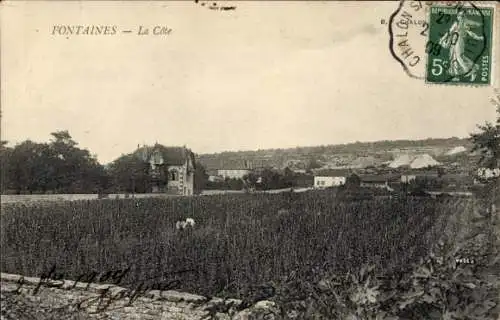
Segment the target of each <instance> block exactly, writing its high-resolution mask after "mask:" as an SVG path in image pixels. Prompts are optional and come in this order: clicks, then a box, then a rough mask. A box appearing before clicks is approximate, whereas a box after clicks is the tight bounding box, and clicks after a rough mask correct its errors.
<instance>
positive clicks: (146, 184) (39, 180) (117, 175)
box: [0, 130, 207, 194]
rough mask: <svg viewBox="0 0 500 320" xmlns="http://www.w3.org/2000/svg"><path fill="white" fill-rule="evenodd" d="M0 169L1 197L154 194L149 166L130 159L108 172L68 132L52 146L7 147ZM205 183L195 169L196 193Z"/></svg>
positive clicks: (0, 153)
mask: <svg viewBox="0 0 500 320" xmlns="http://www.w3.org/2000/svg"><path fill="white" fill-rule="evenodd" d="M0 164H1V172H0V179H1V183H0V191H1V193H2V194H51V193H54V194H65V193H98V194H103V193H146V192H151V190H150V186H151V179H152V178H151V176H150V175H149V174H148V168H149V164H148V163H146V162H144V161H143V160H142V159H140V158H138V157H136V156H134V155H133V154H126V155H122V156H120V157H119V158H118V159H116V160H115V161H113V162H112V163H111V164H109V165H108V166H104V165H102V164H100V163H99V162H98V161H97V158H96V157H95V156H94V155H92V154H90V152H89V151H88V150H86V149H82V148H80V147H79V146H78V143H77V142H76V141H74V140H73V138H72V137H71V135H70V134H69V132H68V131H67V130H66V131H57V132H53V133H51V139H50V141H49V142H48V143H38V142H34V141H31V140H26V141H23V142H21V143H18V144H17V145H15V146H13V147H9V146H7V141H2V142H1V145H0ZM206 179H207V176H206V174H205V170H204V168H203V166H201V165H200V164H199V163H196V172H195V191H196V190H198V191H199V190H200V189H201V188H202V187H203V185H204V184H205V182H204V181H205V180H206Z"/></svg>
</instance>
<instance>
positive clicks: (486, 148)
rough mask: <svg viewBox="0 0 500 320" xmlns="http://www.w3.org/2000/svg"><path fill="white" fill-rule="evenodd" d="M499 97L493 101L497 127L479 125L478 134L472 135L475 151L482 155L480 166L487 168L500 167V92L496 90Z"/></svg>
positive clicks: (488, 124) (487, 123)
mask: <svg viewBox="0 0 500 320" xmlns="http://www.w3.org/2000/svg"><path fill="white" fill-rule="evenodd" d="M496 93H497V96H496V97H495V98H494V99H492V102H493V104H494V105H495V106H496V109H497V114H498V117H497V121H496V125H494V124H492V123H490V122H486V123H485V124H484V125H478V129H479V130H480V131H479V132H478V133H472V134H471V135H470V139H471V140H472V142H473V144H474V147H473V149H472V150H473V151H479V152H480V153H481V159H480V162H479V165H482V166H485V167H487V168H498V166H499V165H500V92H499V90H496Z"/></svg>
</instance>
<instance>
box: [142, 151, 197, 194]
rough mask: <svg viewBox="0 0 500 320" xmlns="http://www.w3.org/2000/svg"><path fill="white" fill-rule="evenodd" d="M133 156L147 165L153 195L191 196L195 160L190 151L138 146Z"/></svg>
mask: <svg viewBox="0 0 500 320" xmlns="http://www.w3.org/2000/svg"><path fill="white" fill-rule="evenodd" d="M135 154H136V155H138V156H139V157H140V158H142V160H143V161H145V162H147V163H148V164H149V171H148V172H149V175H150V176H151V178H152V179H151V180H152V184H151V191H152V192H153V193H167V194H175V195H185V196H189V195H193V192H194V171H195V158H194V153H193V152H192V151H191V150H190V149H187V148H186V147H185V146H184V147H165V146H163V145H160V144H155V145H154V146H152V147H149V146H142V147H140V146H138V149H137V151H136V152H135Z"/></svg>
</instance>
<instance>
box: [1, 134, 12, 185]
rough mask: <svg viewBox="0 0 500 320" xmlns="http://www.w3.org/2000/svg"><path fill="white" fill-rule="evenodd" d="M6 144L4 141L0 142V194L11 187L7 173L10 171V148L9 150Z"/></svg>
mask: <svg viewBox="0 0 500 320" xmlns="http://www.w3.org/2000/svg"><path fill="white" fill-rule="evenodd" d="M7 143H8V142H7V141H4V140H2V141H1V142H0V192H2V193H4V192H5V191H6V190H8V189H10V187H11V180H10V179H9V174H8V173H9V171H10V156H11V154H12V148H9V147H8V146H7Z"/></svg>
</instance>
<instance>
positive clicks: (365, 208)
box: [1, 191, 473, 297]
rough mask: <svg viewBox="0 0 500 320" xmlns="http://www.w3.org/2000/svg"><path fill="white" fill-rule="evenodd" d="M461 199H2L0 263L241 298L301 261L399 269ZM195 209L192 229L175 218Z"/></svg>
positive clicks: (420, 252)
mask: <svg viewBox="0 0 500 320" xmlns="http://www.w3.org/2000/svg"><path fill="white" fill-rule="evenodd" d="M472 205H473V200H471V199H452V200H444V199H442V200H435V199H417V198H409V199H399V200H395V199H393V200H390V199H379V200H377V199H372V200H362V201H343V200H340V199H339V198H338V197H336V195H335V194H334V193H332V192H331V191H323V192H321V191H318V192H309V193H303V194H276V195H269V194H256V195H221V196H206V197H193V198H173V199H122V200H101V201H94V200H90V201H77V202H61V203H53V204H52V203H51V204H44V205H42V204H40V205H29V206H25V205H19V204H17V205H6V206H4V207H3V208H2V215H1V234H2V236H1V254H2V259H1V270H2V272H9V273H18V274H24V275H32V276H39V275H40V274H42V273H43V272H46V271H47V270H48V269H50V268H51V266H53V265H56V269H57V272H58V273H64V278H66V279H76V278H77V277H78V276H79V275H81V274H82V273H88V272H90V271H96V272H105V271H112V270H120V269H125V268H127V267H130V271H129V272H128V273H127V274H126V276H125V277H124V278H123V280H122V282H121V285H123V286H131V287H133V286H134V284H136V283H138V282H140V281H151V282H162V281H163V282H165V281H167V282H169V283H170V284H172V285H173V286H174V287H175V288H174V289H177V290H183V291H189V292H192V293H198V294H202V295H208V296H211V295H218V296H226V295H227V296H232V297H245V296H246V295H247V294H248V292H250V290H251V288H252V287H253V286H255V285H258V284H264V283H279V282H280V281H283V279H287V278H288V277H290V275H291V274H299V275H300V274H303V273H302V271H305V270H309V269H310V268H311V267H315V268H319V269H324V270H325V271H326V270H328V271H334V272H346V271H352V270H357V269H358V268H359V266H360V265H361V264H363V263H370V264H374V265H375V266H376V268H377V269H380V270H386V271H387V270H390V269H394V268H403V267H406V266H408V265H409V264H411V263H413V262H415V261H417V260H418V259H419V258H421V257H424V256H425V255H426V254H427V252H428V249H429V247H430V245H431V244H433V243H435V242H436V241H437V239H438V237H439V236H440V235H441V234H442V232H443V230H444V228H445V225H446V221H447V220H448V217H449V216H450V215H451V214H453V213H457V212H464V211H467V210H471V208H472ZM188 217H189V218H193V219H194V220H195V222H196V225H195V226H194V228H193V229H192V230H183V231H179V230H176V228H175V223H176V221H178V220H184V219H185V218H188Z"/></svg>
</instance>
